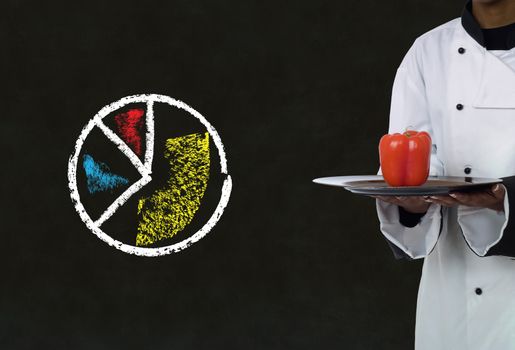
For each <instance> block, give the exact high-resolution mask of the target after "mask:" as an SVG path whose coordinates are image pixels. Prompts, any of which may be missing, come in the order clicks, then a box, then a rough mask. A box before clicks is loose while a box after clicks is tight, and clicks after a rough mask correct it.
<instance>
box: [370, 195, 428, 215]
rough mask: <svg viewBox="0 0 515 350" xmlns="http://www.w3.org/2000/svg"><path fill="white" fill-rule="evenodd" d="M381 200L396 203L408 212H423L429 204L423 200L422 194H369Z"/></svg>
mask: <svg viewBox="0 0 515 350" xmlns="http://www.w3.org/2000/svg"><path fill="white" fill-rule="evenodd" d="M370 197H374V198H377V199H380V200H382V201H385V202H388V203H392V204H396V205H398V206H400V207H403V208H404V210H406V211H408V212H410V213H425V212H426V211H427V209H428V208H429V206H430V205H431V203H430V202H427V201H426V200H425V197H424V196H370Z"/></svg>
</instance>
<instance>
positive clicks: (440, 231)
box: [376, 18, 515, 350]
mask: <svg viewBox="0 0 515 350" xmlns="http://www.w3.org/2000/svg"><path fill="white" fill-rule="evenodd" d="M407 126H410V127H411V128H412V129H415V130H425V131H428V132H429V134H430V135H431V138H432V141H433V149H432V154H431V168H430V175H441V176H444V175H445V176H465V177H466V176H472V177H487V178H505V177H512V176H513V175H515V48H514V49H511V50H508V51H487V50H486V49H485V48H484V47H483V46H482V45H480V44H479V43H478V42H477V41H476V40H475V39H474V38H473V37H472V36H471V35H469V33H467V31H466V30H465V29H464V27H463V25H462V22H461V20H460V19H459V18H457V19H454V20H451V21H449V22H448V23H445V24H443V25H441V26H439V27H437V28H435V29H433V30H431V31H429V32H427V33H425V34H424V35H422V36H420V37H419V38H417V39H416V40H415V42H414V44H413V45H412V47H411V48H410V49H409V51H408V52H407V54H406V56H405V57H404V59H403V61H402V63H401V64H400V66H399V68H398V70H397V73H396V76H395V81H394V85H393V92H392V101H391V110H390V122H389V129H388V133H395V132H403V131H404V130H405V129H406V127H407ZM467 168H468V169H467ZM464 169H467V170H464ZM378 174H381V171H380V170H379V172H378ZM503 186H504V185H503ZM505 189H507V192H506V195H505V198H504V213H503V212H498V211H495V210H491V209H486V208H473V207H466V206H458V207H452V208H447V207H444V206H440V205H438V204H434V203H432V204H431V205H430V207H429V209H428V211H427V213H426V214H425V215H424V216H423V217H422V218H421V220H420V223H419V224H417V225H416V226H414V227H406V226H404V225H402V224H401V223H400V222H399V210H398V209H399V208H398V206H397V205H394V204H390V203H387V202H384V201H381V200H379V199H377V200H376V208H377V214H378V218H379V222H380V230H381V232H382V234H383V235H384V236H385V237H386V239H388V241H389V243H390V244H391V245H392V246H393V247H394V248H395V249H396V250H398V251H399V252H401V253H402V254H404V255H406V256H408V257H410V258H412V259H420V258H424V265H423V269H422V277H421V281H420V287H419V293H418V301H417V315H416V327H415V328H416V329H415V343H416V346H415V348H416V349H417V350H444V349H452V350H460V349H466V350H476V349H477V350H479V349H481V350H485V349H496V350H497V349H498V350H504V349H515V260H514V258H515V240H514V237H515V223H513V220H515V214H513V213H512V214H511V218H510V201H513V203H515V190H513V186H511V187H510V186H508V183H506V187H505ZM512 210H513V211H515V206H514V207H513V208H512ZM511 225H513V226H511Z"/></svg>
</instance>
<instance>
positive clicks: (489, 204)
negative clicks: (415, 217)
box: [371, 184, 506, 213]
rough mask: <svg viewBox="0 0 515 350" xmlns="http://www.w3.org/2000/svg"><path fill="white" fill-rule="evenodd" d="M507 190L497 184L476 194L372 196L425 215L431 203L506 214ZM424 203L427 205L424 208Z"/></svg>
mask: <svg viewBox="0 0 515 350" xmlns="http://www.w3.org/2000/svg"><path fill="white" fill-rule="evenodd" d="M505 193H506V188H505V187H504V186H503V185H499V184H495V185H493V186H492V187H491V188H489V189H487V190H483V191H476V192H469V193H465V192H453V193H450V194H449V195H444V196H429V197H428V196H409V197H390V196H371V197H374V198H378V199H381V200H383V201H385V202H389V203H393V204H396V205H399V206H401V207H403V208H404V209H405V210H406V211H409V212H412V213H425V212H426V211H427V209H428V208H429V205H430V204H431V203H435V204H440V205H443V206H445V207H452V206H456V205H466V206H469V207H479V208H489V209H492V210H496V211H502V212H504V195H505ZM422 203H425V205H426V206H424V205H423V204H422Z"/></svg>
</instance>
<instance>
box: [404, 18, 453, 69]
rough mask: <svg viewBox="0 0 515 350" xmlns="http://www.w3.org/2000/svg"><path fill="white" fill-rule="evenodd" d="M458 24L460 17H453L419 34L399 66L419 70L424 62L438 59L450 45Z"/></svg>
mask: <svg viewBox="0 0 515 350" xmlns="http://www.w3.org/2000/svg"><path fill="white" fill-rule="evenodd" d="M459 25H461V19H460V18H455V19H453V20H450V21H449V22H446V23H444V24H442V25H439V26H438V27H436V28H433V29H431V30H429V31H427V32H425V33H424V34H422V35H420V36H419V37H418V38H416V39H415V40H414V42H413V43H412V45H411V47H410V48H409V50H408V52H407V53H406V55H405V56H404V58H403V60H402V62H401V64H400V65H399V68H406V69H408V70H411V71H412V70H419V71H420V70H421V69H422V67H423V66H424V62H426V63H427V62H428V61H431V62H433V63H434V62H435V61H438V58H439V57H441V54H442V52H445V51H446V50H447V48H448V47H449V45H451V40H452V38H453V35H454V33H455V31H456V29H457V27H458V26H459Z"/></svg>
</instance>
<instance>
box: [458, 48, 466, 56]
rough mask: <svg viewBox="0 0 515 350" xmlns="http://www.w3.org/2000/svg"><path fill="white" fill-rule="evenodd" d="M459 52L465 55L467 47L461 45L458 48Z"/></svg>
mask: <svg viewBox="0 0 515 350" xmlns="http://www.w3.org/2000/svg"><path fill="white" fill-rule="evenodd" d="M458 52H459V53H460V54H462V55H463V54H464V53H465V49H464V48H463V47H460V48H459V49H458Z"/></svg>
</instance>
